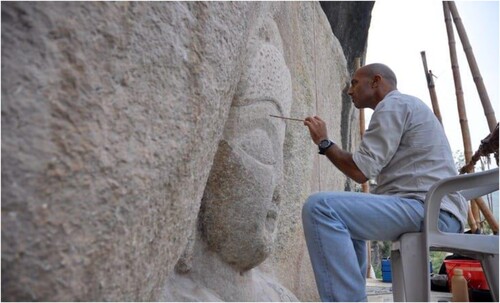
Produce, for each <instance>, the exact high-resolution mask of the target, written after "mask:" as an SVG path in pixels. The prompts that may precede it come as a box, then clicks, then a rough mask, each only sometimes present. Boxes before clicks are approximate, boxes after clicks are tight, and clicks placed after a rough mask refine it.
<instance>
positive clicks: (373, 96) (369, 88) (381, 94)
mask: <svg viewBox="0 0 500 303" xmlns="http://www.w3.org/2000/svg"><path fill="white" fill-rule="evenodd" d="M393 90H397V80H396V75H395V74H394V72H393V71H392V70H391V69H390V68H389V67H387V65H384V64H381V63H373V64H368V65H365V66H363V67H361V68H359V69H358V70H357V71H356V72H355V73H354V75H353V77H352V79H351V87H350V88H349V91H348V92H347V93H348V94H349V96H351V98H352V101H353V102H354V106H356V107H357V108H366V107H369V108H372V109H375V107H376V106H377V104H378V103H379V102H380V101H382V100H383V99H384V98H385V96H386V95H387V94H388V93H390V92H391V91H393Z"/></svg>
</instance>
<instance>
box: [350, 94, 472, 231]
mask: <svg viewBox="0 0 500 303" xmlns="http://www.w3.org/2000/svg"><path fill="white" fill-rule="evenodd" d="M353 160H354V162H355V163H356V165H357V166H358V168H359V169H360V170H361V171H362V172H363V174H364V175H365V176H366V177H367V178H369V179H372V178H376V181H377V187H376V188H375V190H374V191H373V193H374V194H384V195H396V196H401V197H406V198H415V199H419V200H421V201H424V200H425V195H426V194H427V191H428V190H429V189H430V187H431V186H432V185H433V184H434V183H436V182H437V181H439V180H441V179H443V178H447V177H451V176H456V175H457V174H458V173H457V169H456V167H455V164H454V162H453V157H452V153H451V148H450V144H449V143H448V139H447V138H446V136H445V134H444V130H443V127H442V126H441V124H440V123H439V121H438V120H437V118H436V117H435V116H434V113H433V112H432V111H431V110H430V108H429V107H428V106H427V105H425V103H423V102H422V101H421V100H420V99H418V98H416V97H413V96H409V95H405V94H402V93H400V92H399V91H397V90H394V91H392V92H390V93H389V94H387V95H386V96H385V98H384V99H383V100H382V101H380V102H379V104H377V106H376V107H375V111H374V112H373V115H372V117H371V120H370V125H369V126H368V129H367V130H366V132H365V134H364V136H363V139H362V141H361V144H360V146H359V148H358V150H357V151H356V152H355V153H354V154H353ZM441 209H443V210H446V211H449V212H450V213H452V214H453V215H454V216H455V217H457V218H458V219H459V221H461V223H462V228H463V227H464V226H465V222H466V218H467V201H465V199H464V198H463V197H462V196H461V195H459V194H452V195H448V196H446V197H445V198H444V199H443V202H442V203H441Z"/></svg>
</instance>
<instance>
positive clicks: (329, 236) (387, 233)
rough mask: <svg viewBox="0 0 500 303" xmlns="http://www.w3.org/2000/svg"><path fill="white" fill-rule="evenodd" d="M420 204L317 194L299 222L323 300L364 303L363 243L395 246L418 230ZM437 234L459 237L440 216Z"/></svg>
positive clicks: (448, 218)
mask: <svg viewBox="0 0 500 303" xmlns="http://www.w3.org/2000/svg"><path fill="white" fill-rule="evenodd" d="M423 215H424V205H423V202H422V201H420V200H415V199H407V198H401V197H397V196H384V195H373V194H365V193H356V192H319V193H316V194H313V195H311V196H310V197H309V198H308V199H307V201H306V203H305V204H304V207H303V209H302V223H303V225H304V233H305V237H306V242H307V249H308V250H309V257H310V258H311V263H312V267H313V270H314V276H315V278H316V285H317V287H318V291H319V295H320V297H321V300H322V301H344V302H346V301H350V302H352V301H366V269H367V266H368V264H367V256H366V242H365V240H381V241H394V240H396V239H398V238H399V236H400V235H401V234H403V233H409V232H418V231H420V230H421V228H422V223H423ZM439 229H440V230H442V231H445V232H460V231H461V225H460V222H459V221H458V219H456V218H455V217H454V216H452V215H451V214H449V213H448V212H444V211H441V213H440V215H439Z"/></svg>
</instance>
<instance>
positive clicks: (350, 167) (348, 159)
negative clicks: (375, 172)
mask: <svg viewBox="0 0 500 303" xmlns="http://www.w3.org/2000/svg"><path fill="white" fill-rule="evenodd" d="M325 156H326V157H327V158H328V159H329V160H330V161H331V162H332V163H333V164H334V165H335V166H336V167H337V168H338V169H339V170H340V171H341V172H343V173H344V174H346V175H347V176H348V177H349V178H351V179H353V180H354V181H356V182H358V183H365V182H366V181H368V179H367V178H366V177H365V175H364V174H363V172H361V170H359V168H358V166H357V165H356V163H355V162H354V161H353V160H352V154H351V153H350V152H346V151H344V150H343V149H341V148H340V147H338V146H337V144H334V145H332V146H331V147H330V148H328V149H327V150H326V152H325Z"/></svg>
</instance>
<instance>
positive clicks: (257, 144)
mask: <svg viewBox="0 0 500 303" xmlns="http://www.w3.org/2000/svg"><path fill="white" fill-rule="evenodd" d="M274 144H277V142H274ZM238 145H239V147H240V148H241V149H242V150H243V151H245V152H246V153H247V154H248V155H250V156H251V157H252V158H254V159H255V160H257V161H259V162H261V163H263V164H266V165H274V164H275V163H276V159H275V155H274V150H273V142H272V141H271V140H270V138H269V135H268V134H267V132H266V131H264V130H262V129H255V130H252V131H250V132H247V133H245V135H244V136H242V138H241V140H239V144H238Z"/></svg>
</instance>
